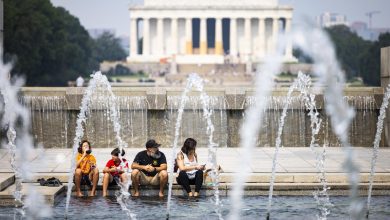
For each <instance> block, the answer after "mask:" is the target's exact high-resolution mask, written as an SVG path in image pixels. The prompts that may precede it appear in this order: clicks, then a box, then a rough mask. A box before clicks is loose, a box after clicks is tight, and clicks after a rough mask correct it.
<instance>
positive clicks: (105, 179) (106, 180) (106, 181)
mask: <svg viewBox="0 0 390 220" xmlns="http://www.w3.org/2000/svg"><path fill="white" fill-rule="evenodd" d="M109 183H110V174H109V173H105V174H104V177H103V197H105V196H107V188H108V184H109Z"/></svg>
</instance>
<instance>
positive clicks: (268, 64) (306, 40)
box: [230, 28, 363, 220]
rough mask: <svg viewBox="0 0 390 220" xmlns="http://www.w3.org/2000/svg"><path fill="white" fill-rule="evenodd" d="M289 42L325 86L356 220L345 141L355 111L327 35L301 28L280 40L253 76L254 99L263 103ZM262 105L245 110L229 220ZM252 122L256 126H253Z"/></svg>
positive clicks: (358, 212) (358, 208)
mask: <svg viewBox="0 0 390 220" xmlns="http://www.w3.org/2000/svg"><path fill="white" fill-rule="evenodd" d="M287 41H290V42H292V43H293V45H295V46H296V47H298V48H300V49H301V50H302V51H303V52H304V53H305V54H307V55H309V56H310V57H312V58H313V61H314V71H313V72H314V73H315V74H316V75H318V76H319V77H320V82H321V83H322V84H323V85H325V86H326V87H325V89H324V96H325V99H326V100H327V102H326V113H327V114H328V115H329V116H330V118H331V122H332V128H333V131H334V132H335V134H336V135H337V136H338V138H339V139H340V142H341V143H342V145H343V146H344V149H345V152H346V160H345V162H344V168H345V169H346V171H347V172H348V177H349V182H350V186H351V191H350V198H351V204H350V216H351V218H352V219H358V218H360V217H361V216H362V207H363V206H362V204H361V203H360V202H359V201H358V200H357V188H358V182H359V172H358V168H357V166H356V165H355V163H354V162H353V152H352V147H351V145H350V144H349V141H348V128H349V125H350V123H351V120H352V118H353V117H354V111H353V109H352V108H350V107H349V106H348V104H347V103H346V102H345V101H343V99H342V97H343V88H344V82H345V79H344V75H343V72H342V71H341V69H340V67H339V65H338V62H337V59H336V56H335V51H334V49H333V47H332V44H331V43H330V40H329V39H328V37H327V36H326V34H325V33H324V32H323V31H322V30H320V29H314V28H302V29H297V30H295V31H294V32H293V33H292V35H290V36H286V37H285V39H283V40H281V41H279V42H280V43H281V44H279V45H278V46H279V47H278V49H279V50H278V52H279V53H277V54H276V55H271V56H268V58H267V59H266V60H265V63H264V64H263V66H262V69H261V71H260V72H258V73H257V77H256V100H264V97H267V96H268V94H269V93H270V90H271V88H272V85H273V81H272V76H273V75H274V74H276V73H279V72H280V71H279V70H280V65H281V63H282V53H283V49H282V48H285V47H284V45H283V44H286V43H287ZM265 104H266V103H265V102H256V103H255V105H254V106H251V107H250V108H249V109H248V110H247V116H246V117H245V119H244V123H243V125H242V127H241V130H240V136H241V143H240V147H242V148H243V151H244V152H243V155H242V160H241V161H243V164H242V165H241V166H240V167H241V170H240V171H239V172H238V174H237V175H236V178H235V184H234V188H233V193H232V203H233V204H235V206H234V207H233V210H232V211H231V214H230V219H234V220H235V219H238V217H239V210H240V208H241V195H242V191H243V183H244V182H245V180H246V177H247V175H248V174H247V173H248V171H249V163H250V161H251V156H250V155H251V153H252V152H251V149H252V147H253V146H255V144H256V137H257V134H258V132H259V127H260V124H262V114H263V111H262V110H263V109H264V107H265ZM254 122H255V123H254Z"/></svg>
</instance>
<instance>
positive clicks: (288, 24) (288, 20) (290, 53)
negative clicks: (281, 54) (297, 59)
mask: <svg viewBox="0 0 390 220" xmlns="http://www.w3.org/2000/svg"><path fill="white" fill-rule="evenodd" d="M285 26H286V29H285V30H284V32H285V33H286V34H288V33H290V32H291V18H286V25H285ZM285 57H287V58H291V57H293V49H292V45H291V41H288V42H287V44H286V54H285Z"/></svg>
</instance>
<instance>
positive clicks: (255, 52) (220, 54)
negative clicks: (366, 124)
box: [127, 0, 296, 64]
mask: <svg viewBox="0 0 390 220" xmlns="http://www.w3.org/2000/svg"><path fill="white" fill-rule="evenodd" d="M129 10H130V20H131V22H130V56H129V57H128V58H127V61H128V62H129V63H155V62H161V60H166V61H168V62H172V61H174V62H175V63H177V64H223V63H224V62H226V59H229V62H230V63H247V62H251V63H252V62H253V63H259V62H261V61H262V59H263V58H264V57H265V56H266V55H267V54H269V53H272V52H274V51H275V49H276V43H277V39H278V36H280V34H282V33H287V32H289V31H290V29H291V20H292V12H293V9H292V7H290V6H280V5H278V1H277V0H144V4H143V5H135V6H131V7H130V9H129ZM284 53H285V61H286V62H294V61H296V59H295V58H294V57H293V55H292V47H291V45H287V46H286V48H285V50H284Z"/></svg>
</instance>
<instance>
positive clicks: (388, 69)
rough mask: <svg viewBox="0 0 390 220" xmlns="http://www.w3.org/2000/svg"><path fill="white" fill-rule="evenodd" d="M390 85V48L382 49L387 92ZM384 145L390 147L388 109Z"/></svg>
mask: <svg viewBox="0 0 390 220" xmlns="http://www.w3.org/2000/svg"><path fill="white" fill-rule="evenodd" d="M389 83H390V47H384V48H381V86H382V88H383V89H384V92H386V87H387V85H389ZM382 137H384V138H383V142H382V143H383V145H384V146H385V147H389V146H390V110H389V108H387V109H386V119H385V121H384V128H383V136H382ZM383 145H382V146H383Z"/></svg>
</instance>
